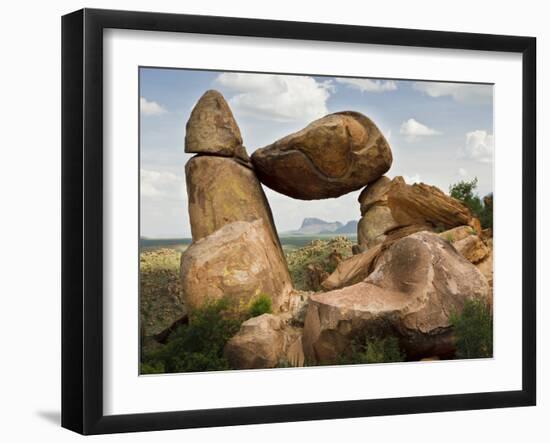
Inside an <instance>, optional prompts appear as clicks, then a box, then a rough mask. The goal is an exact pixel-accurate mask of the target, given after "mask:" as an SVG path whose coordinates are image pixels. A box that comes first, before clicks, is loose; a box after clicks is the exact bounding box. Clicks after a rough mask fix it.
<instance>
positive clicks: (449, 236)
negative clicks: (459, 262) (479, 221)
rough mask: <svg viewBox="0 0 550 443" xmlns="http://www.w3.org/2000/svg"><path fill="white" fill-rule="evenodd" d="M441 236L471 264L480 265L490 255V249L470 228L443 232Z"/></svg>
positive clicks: (460, 227)
mask: <svg viewBox="0 0 550 443" xmlns="http://www.w3.org/2000/svg"><path fill="white" fill-rule="evenodd" d="M439 236H440V237H441V238H442V239H444V240H447V241H448V242H449V243H451V244H452V245H453V246H454V248H455V249H456V250H457V251H458V252H459V253H460V254H461V255H462V256H463V257H464V258H465V259H466V260H468V261H469V262H471V263H478V262H479V261H481V260H483V259H484V258H485V257H486V256H487V255H488V254H489V249H488V248H487V246H486V245H485V243H484V242H483V240H482V239H481V238H480V237H478V236H477V235H476V233H475V231H474V230H473V228H471V227H470V226H459V227H457V228H453V229H450V230H449V231H445V232H442V233H441V234H439Z"/></svg>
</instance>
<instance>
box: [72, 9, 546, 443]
mask: <svg viewBox="0 0 550 443" xmlns="http://www.w3.org/2000/svg"><path fill="white" fill-rule="evenodd" d="M107 28H118V29H132V30H147V31H171V32H180V33H181V32H185V33H198V34H217V35H227V36H249V37H269V38H281V39H282V38H284V39H301V40H317V41H333V42H352V43H369V44H377V45H397V46H416V47H424V48H453V49H469V50H480V51H502V52H511V53H519V54H521V55H522V64H523V80H522V81H523V85H522V88H523V98H522V101H523V104H522V106H523V109H522V111H523V118H522V131H523V139H522V143H523V145H522V158H523V165H522V174H523V176H522V186H523V190H522V192H523V208H522V211H523V212H522V220H523V231H522V239H523V251H522V252H523V257H522V288H523V293H522V322H523V323H522V346H523V347H522V359H523V360H522V389H521V390H517V391H506V392H479V393H471V394H458V395H436V396H420V397H404V398H392V399H372V400H357V401H335V402H324V403H307V404H286V405H266V406H260V407H237V408H224V409H208V410H190V411H177V412H160V413H142V414H131V415H109V416H106V415H104V413H103V407H102V404H103V374H102V371H103V343H102V325H103V318H102V316H103V300H102V285H103V276H102V269H103V226H102V225H103V208H102V207H103V198H102V195H103V166H102V165H103V147H102V138H103V111H102V109H103V88H102V84H103V79H102V77H103V38H102V36H103V30H104V29H107ZM535 274H536V39H535V38H533V37H516V36H504V35H485V34H471V33H456V32H441V31H423V30H412V29H391V28H377V27H364V26H348V25H337V24H319V23H300V22H286V21H284V22H283V21H274V20H256V19H244V18H229V17H209V16H196V15H178V14H163V13H150V12H128V11H110V10H97V9H83V10H79V11H76V12H73V13H71V14H68V15H65V16H63V18H62V426H63V427H65V428H68V429H71V430H73V431H76V432H79V433H82V434H104V433H116V432H133V431H152V430H162V429H179V428H195V427H212V426H229V425H241V424H257V423H274V422H290V421H301V420H320V419H332V418H350V417H363V416H380V415H391V414H413V413H425V412H437V411H458V410H468V409H488V408H502V407H516V406H532V405H535V404H536V312H535V309H536V275H535Z"/></svg>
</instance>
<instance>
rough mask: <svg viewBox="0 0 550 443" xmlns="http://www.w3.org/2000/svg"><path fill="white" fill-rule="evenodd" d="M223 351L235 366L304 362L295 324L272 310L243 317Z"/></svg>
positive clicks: (301, 363) (267, 365)
mask: <svg viewBox="0 0 550 443" xmlns="http://www.w3.org/2000/svg"><path fill="white" fill-rule="evenodd" d="M224 355H225V357H226V358H227V360H228V361H229V363H230V365H231V367H233V368H237V369H262V368H274V367H275V366H278V365H280V364H290V365H291V366H303V365H304V356H303V352H302V346H301V336H300V334H299V332H298V330H297V329H296V328H292V327H289V326H287V325H286V324H285V321H284V320H283V319H282V318H281V317H280V316H276V315H273V314H262V315H260V316H258V317H253V318H251V319H249V320H247V321H245V322H244V323H243V324H242V325H241V329H240V330H239V332H238V333H237V334H236V335H235V336H233V337H232V338H231V339H230V340H229V341H228V342H227V344H226V345H225V349H224Z"/></svg>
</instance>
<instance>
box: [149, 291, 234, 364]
mask: <svg viewBox="0 0 550 443" xmlns="http://www.w3.org/2000/svg"><path fill="white" fill-rule="evenodd" d="M229 312H230V305H229V302H228V301H227V300H226V299H221V300H218V301H215V302H211V303H207V304H205V305H204V306H203V307H201V308H199V309H196V310H194V311H193V312H192V314H190V316H189V324H187V325H181V326H179V327H178V328H177V329H176V330H175V331H174V332H173V333H172V334H171V336H170V337H169V339H168V342H167V344H166V345H164V346H163V347H162V348H161V349H158V350H155V351H152V352H149V353H145V352H144V353H143V357H142V364H141V371H142V373H144V374H145V373H148V374H151V373H165V372H198V371H216V370H223V369H230V368H229V364H228V362H227V360H226V359H225V358H224V356H223V348H224V346H225V344H226V343H227V341H228V340H229V339H230V338H231V337H232V336H233V335H235V334H236V333H237V331H238V330H239V327H240V324H241V320H240V319H236V318H235V317H234V316H232V315H228V313H229Z"/></svg>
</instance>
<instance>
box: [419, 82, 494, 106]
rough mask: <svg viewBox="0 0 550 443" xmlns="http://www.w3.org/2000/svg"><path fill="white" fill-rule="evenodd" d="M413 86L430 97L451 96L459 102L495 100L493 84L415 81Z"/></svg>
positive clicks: (484, 102) (488, 101) (479, 102)
mask: <svg viewBox="0 0 550 443" xmlns="http://www.w3.org/2000/svg"><path fill="white" fill-rule="evenodd" d="M413 88H414V89H416V90H417V91H421V92H424V93H425V94H428V95H429V96H430V97H443V96H451V97H453V99H455V100H456V101H457V102H460V103H470V104H486V103H491V102H492V100H493V87H492V86H491V85H474V84H467V83H438V82H415V83H414V84H413Z"/></svg>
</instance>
